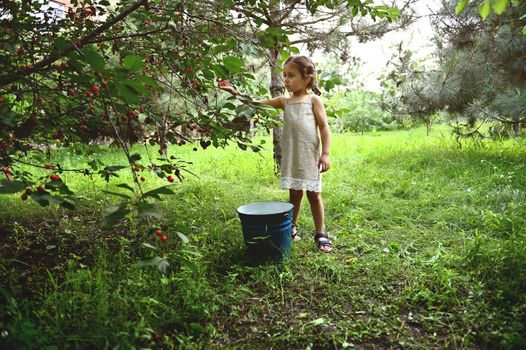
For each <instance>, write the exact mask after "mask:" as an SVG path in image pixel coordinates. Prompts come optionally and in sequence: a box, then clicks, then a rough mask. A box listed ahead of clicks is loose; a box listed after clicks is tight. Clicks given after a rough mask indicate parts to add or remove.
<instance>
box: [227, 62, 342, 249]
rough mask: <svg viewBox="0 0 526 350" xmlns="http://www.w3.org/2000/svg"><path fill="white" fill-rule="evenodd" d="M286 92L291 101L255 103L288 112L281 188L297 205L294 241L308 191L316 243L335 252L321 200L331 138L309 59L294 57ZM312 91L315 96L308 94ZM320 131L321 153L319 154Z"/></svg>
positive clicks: (287, 66) (286, 73) (232, 90)
mask: <svg viewBox="0 0 526 350" xmlns="http://www.w3.org/2000/svg"><path fill="white" fill-rule="evenodd" d="M283 77H284V80H285V88H286V89H287V91H288V92H289V93H290V94H291V96H290V97H288V98H287V97H285V96H279V97H275V98H272V99H270V100H260V101H255V102H257V103H262V104H267V105H270V106H272V107H274V108H283V109H284V110H285V113H284V119H283V134H282V140H281V150H282V162H281V180H280V188H281V189H288V190H289V195H290V200H289V201H290V203H292V204H293V205H294V217H293V219H292V238H293V239H294V240H299V239H300V238H299V236H298V232H297V226H296V223H297V222H298V216H299V213H300V208H301V200H302V198H303V191H304V190H306V191H307V198H308V199H309V203H310V209H311V213H312V217H313V219H314V225H315V227H316V235H315V236H314V240H315V241H316V244H317V246H318V248H319V249H320V250H321V251H324V252H330V251H332V242H331V241H330V240H329V236H328V235H327V234H326V233H325V225H324V208H323V201H322V199H321V173H323V172H326V171H327V170H329V168H330V158H329V152H330V146H331V135H330V131H329V126H328V123H327V116H326V114H325V108H324V106H323V102H322V100H321V98H320V97H319V95H321V92H320V90H319V89H318V87H317V83H316V69H315V67H314V64H313V63H312V61H311V60H310V58H308V57H306V56H291V57H289V58H288V59H287V61H286V62H285V65H284V67H283ZM218 82H219V87H220V88H221V89H223V90H225V91H228V92H230V93H232V94H234V95H240V93H239V92H238V91H237V90H236V89H235V88H233V87H232V86H230V85H229V84H228V82H227V81H224V80H218ZM309 89H310V90H312V91H313V92H314V94H316V95H314V94H309V93H308V92H307V91H308V90H309ZM317 129H319V131H320V136H321V144H322V150H321V153H320V140H319V138H318V130H317Z"/></svg>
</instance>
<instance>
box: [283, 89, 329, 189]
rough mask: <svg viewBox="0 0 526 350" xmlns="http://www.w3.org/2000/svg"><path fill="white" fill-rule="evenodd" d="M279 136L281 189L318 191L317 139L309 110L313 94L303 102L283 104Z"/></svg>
mask: <svg viewBox="0 0 526 350" xmlns="http://www.w3.org/2000/svg"><path fill="white" fill-rule="evenodd" d="M284 109H285V113H284V117H283V133H282V137H281V153H282V159H281V179H280V188H281V189H293V190H307V191H312V192H321V173H320V171H319V170H318V161H319V159H320V155H321V152H320V139H319V137H318V123H317V122H316V117H315V115H314V111H313V109H312V94H310V95H309V97H308V99H307V100H306V101H299V102H292V103H290V102H289V99H288V98H286V99H285V101H284Z"/></svg>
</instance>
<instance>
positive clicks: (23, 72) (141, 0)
mask: <svg viewBox="0 0 526 350" xmlns="http://www.w3.org/2000/svg"><path fill="white" fill-rule="evenodd" d="M147 4H148V0H138V1H137V2H136V3H135V4H133V5H131V6H130V7H128V8H127V9H126V10H124V11H122V12H121V13H119V14H118V15H117V16H115V17H114V18H113V19H111V20H110V21H108V22H105V23H103V24H102V25H101V26H100V27H98V28H96V29H95V30H94V31H92V32H91V33H88V34H87V35H86V36H84V37H83V38H81V39H80V40H78V41H77V42H76V43H71V45H70V46H68V47H67V48H65V49H63V50H60V51H58V52H55V53H53V54H51V55H50V56H48V57H47V58H45V59H43V60H41V61H38V62H36V63H35V64H33V65H32V66H30V67H27V68H23V69H19V70H18V71H17V72H16V73H14V74H12V75H8V76H6V77H3V78H1V79H0V87H4V86H6V85H8V84H11V83H14V82H16V81H18V80H20V79H22V78H24V77H26V76H28V75H30V74H32V73H34V72H36V71H38V70H40V69H42V68H45V67H47V66H49V65H50V64H52V63H53V62H55V61H57V60H58V59H59V58H61V57H63V56H65V55H66V54H67V53H68V52H70V51H72V50H78V47H79V46H82V45H84V44H87V43H89V42H90V41H91V40H93V39H95V38H96V37H97V36H98V35H100V34H101V33H103V32H104V31H106V30H107V29H109V28H110V27H111V26H113V25H114V24H116V23H118V22H120V21H122V20H123V19H124V18H126V17H127V16H129V15H130V14H131V13H133V12H134V11H135V10H137V9H138V8H139V7H141V6H146V5H147Z"/></svg>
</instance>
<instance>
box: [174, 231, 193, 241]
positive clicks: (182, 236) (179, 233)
mask: <svg viewBox="0 0 526 350" xmlns="http://www.w3.org/2000/svg"><path fill="white" fill-rule="evenodd" d="M175 233H176V234H177V236H179V238H181V240H182V241H183V243H185V244H188V243H189V242H190V240H189V239H188V237H186V235H185V234H184V233H182V232H179V231H176V232H175Z"/></svg>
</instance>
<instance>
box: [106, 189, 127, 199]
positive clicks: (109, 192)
mask: <svg viewBox="0 0 526 350" xmlns="http://www.w3.org/2000/svg"><path fill="white" fill-rule="evenodd" d="M101 191H102V192H104V193H107V194H111V195H113V196H118V197H121V198H125V199H131V197H130V196H128V195H127V194H124V193H119V192H112V191H107V190H101Z"/></svg>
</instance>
